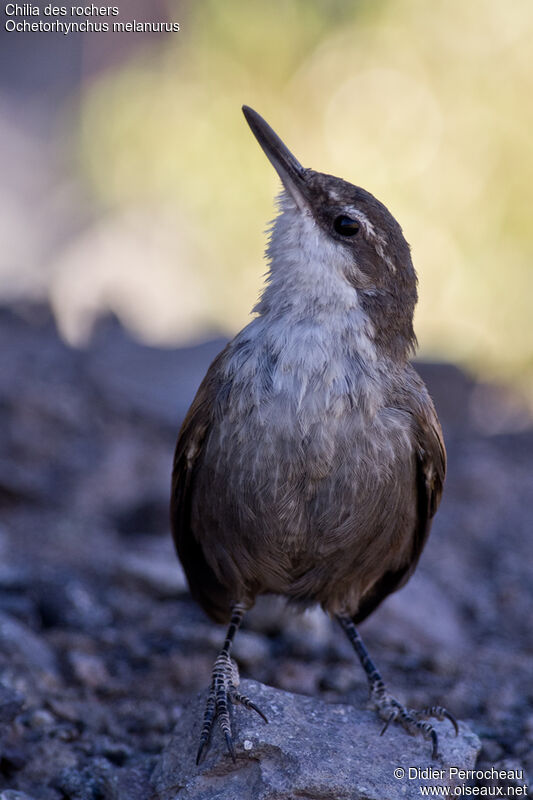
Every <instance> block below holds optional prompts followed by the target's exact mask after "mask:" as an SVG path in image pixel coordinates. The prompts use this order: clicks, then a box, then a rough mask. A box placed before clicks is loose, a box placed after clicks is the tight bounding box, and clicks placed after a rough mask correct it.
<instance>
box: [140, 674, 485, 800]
mask: <svg viewBox="0 0 533 800" xmlns="http://www.w3.org/2000/svg"><path fill="white" fill-rule="evenodd" d="M242 690H243V691H244V692H245V693H246V694H247V695H248V696H249V697H250V699H251V700H253V701H254V702H255V703H257V705H258V706H259V707H260V708H261V710H262V711H263V712H264V713H265V714H266V716H267V717H268V719H269V724H268V725H266V724H265V723H264V722H263V721H262V720H261V719H260V718H259V716H258V715H257V714H254V713H253V712H251V711H248V710H247V709H244V708H243V707H241V706H238V707H236V708H234V712H233V734H234V741H235V748H236V752H237V763H236V764H233V762H232V760H231V758H230V756H229V755H228V753H227V752H226V747H225V743H224V741H223V737H222V734H221V732H220V730H219V728H218V727H217V728H216V729H215V730H213V735H212V739H211V745H210V748H209V750H208V752H207V754H206V756H205V758H204V760H203V762H202V763H201V764H200V766H199V767H197V766H196V765H195V757H196V750H197V746H198V741H199V737H200V730H201V726H202V718H203V713H204V705H205V700H206V696H205V693H203V694H201V695H198V696H197V697H195V698H194V699H193V700H191V701H190V702H189V704H188V705H187V706H186V707H185V708H184V710H183V714H182V715H181V717H180V719H179V721H178V724H177V726H176V729H175V731H174V734H173V737H172V739H171V741H170V743H169V744H168V746H167V747H166V749H165V750H164V751H163V753H162V755H161V757H160V760H159V762H158V764H157V766H156V769H155V770H154V773H153V776H152V784H153V787H154V793H155V798H157V800H226V798H227V799H228V800H233V799H234V798H239V800H248V798H249V799H250V800H267V798H268V800H274V798H275V800H292V799H293V798H295V797H299V798H302V800H305V799H306V798H307V799H308V800H311V798H312V800H396V798H405V797H418V796H420V787H421V786H429V785H448V786H451V785H452V783H451V779H450V778H449V777H448V770H447V767H448V766H454V767H459V768H462V769H472V768H473V767H474V764H475V760H476V756H477V753H478V752H479V749H480V742H479V740H478V738H477V736H476V735H475V734H473V733H472V732H471V731H470V730H469V729H468V728H467V727H466V726H465V725H464V724H461V725H460V732H459V736H458V737H457V738H456V737H455V736H454V733H453V729H452V727H451V725H450V724H449V723H447V722H442V723H440V722H437V723H436V724H435V727H436V729H437V730H438V734H439V744H440V751H441V754H442V759H439V760H437V761H432V760H431V745H430V743H428V742H427V741H426V740H424V739H422V738H418V737H416V738H415V737H410V736H408V735H407V733H406V732H405V731H404V730H403V729H402V728H400V727H399V726H397V725H391V726H390V728H389V730H388V731H387V733H386V735H385V737H384V738H380V737H379V732H380V728H381V723H380V721H379V720H378V718H377V716H376V714H375V713H374V712H373V711H371V710H363V709H359V708H354V707H350V706H346V705H334V704H327V703H324V702H322V701H319V700H316V699H314V698H312V697H304V696H302V695H296V694H288V693H286V692H282V691H279V690H278V689H273V688H271V687H269V686H264V685H262V684H259V683H256V682H254V681H243V682H242ZM409 768H411V769H417V768H418V769H421V770H422V769H424V770H427V769H428V768H432V769H434V770H440V771H442V776H443V777H442V779H441V778H440V777H439V778H438V779H437V778H433V779H424V778H420V779H419V778H413V779H409V778H408V777H395V770H401V769H404V770H406V771H407V770H409Z"/></svg>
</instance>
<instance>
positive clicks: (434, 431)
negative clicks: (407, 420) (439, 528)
mask: <svg viewBox="0 0 533 800" xmlns="http://www.w3.org/2000/svg"><path fill="white" fill-rule="evenodd" d="M413 373H414V370H413ZM413 377H414V376H413ZM414 381H415V384H416V388H417V390H418V391H419V392H420V395H419V396H420V397H422V398H423V401H424V402H423V404H418V403H417V404H416V406H415V407H413V406H411V407H409V408H408V409H406V410H408V411H409V412H410V413H411V414H412V415H413V420H414V429H415V434H416V449H415V454H414V458H415V462H416V472H415V474H416V496H417V522H416V527H415V530H414V532H413V540H412V547H411V552H410V556H409V558H408V560H407V561H406V563H405V564H404V565H403V566H402V567H401V568H400V569H396V570H391V571H389V572H386V573H385V574H384V575H383V576H382V577H381V578H380V579H379V580H378V581H377V582H376V583H375V584H374V586H373V587H372V589H371V591H370V593H369V594H368V595H366V596H365V597H364V598H363V600H362V603H361V605H360V607H359V610H358V612H357V614H356V615H355V616H354V618H353V620H354V622H355V623H359V622H361V621H362V620H364V619H365V618H366V617H368V616H369V614H371V613H372V612H373V611H374V610H375V609H376V608H377V606H378V605H379V604H380V603H381V602H382V601H383V600H384V599H385V598H386V597H387V595H389V594H391V592H395V591H396V590H397V589H400V588H401V587H402V586H404V585H405V584H406V583H407V581H408V580H409V578H410V577H411V575H412V574H413V572H414V570H415V568H416V565H417V564H418V560H419V558H420V555H421V553H422V550H423V549H424V545H425V543H426V541H427V538H428V536H429V531H430V529H431V522H432V519H433V517H434V515H435V513H436V511H437V508H438V506H439V503H440V499H441V496H442V489H443V486H444V478H445V474H446V450H445V448H444V440H443V438H442V430H441V427H440V423H439V420H438V417H437V413H436V411H435V407H434V406H433V402H432V401H431V398H430V397H429V395H428V394H427V391H426V388H425V386H424V384H423V382H422V380H421V379H420V378H419V377H418V375H416V377H414ZM409 405H410V404H409Z"/></svg>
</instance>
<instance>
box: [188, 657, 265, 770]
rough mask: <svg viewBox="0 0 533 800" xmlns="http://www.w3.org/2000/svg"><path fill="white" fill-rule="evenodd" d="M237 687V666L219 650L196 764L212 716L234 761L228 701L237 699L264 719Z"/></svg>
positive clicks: (205, 744) (204, 745) (200, 755)
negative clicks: (216, 721)
mask: <svg viewBox="0 0 533 800" xmlns="http://www.w3.org/2000/svg"><path fill="white" fill-rule="evenodd" d="M238 687H239V670H238V668H237V664H236V663H235V661H233V660H232V659H231V658H230V656H229V655H228V653H226V652H222V653H220V655H219V656H218V658H217V660H216V661H215V666H214V667H213V674H212V680H211V687H210V689H209V695H208V697H207V703H206V707H205V713H204V721H203V725H202V733H201V735H200V746H199V747H198V755H197V756H196V763H197V764H199V763H200V759H201V757H202V754H203V752H204V750H205V748H206V746H207V744H208V742H209V739H210V737H211V731H212V729H213V725H214V723H215V720H218V724H219V725H220V728H221V730H222V733H223V734H224V738H225V740H226V746H227V748H228V752H229V754H230V756H231V757H232V759H233V761H234V762H235V761H236V755H235V747H234V744H233V737H232V735H231V720H230V715H229V702H231V703H233V704H236V703H240V705H242V706H244V707H245V708H250V709H251V710H252V711H255V712H256V713H257V714H259V716H260V717H262V718H263V719H264V720H265V722H268V720H267V718H266V717H265V715H264V714H263V712H262V711H261V710H260V709H259V708H258V707H257V706H256V705H255V703H253V702H252V701H251V700H250V698H248V697H246V695H244V694H242V693H241V692H240V691H239V688H238Z"/></svg>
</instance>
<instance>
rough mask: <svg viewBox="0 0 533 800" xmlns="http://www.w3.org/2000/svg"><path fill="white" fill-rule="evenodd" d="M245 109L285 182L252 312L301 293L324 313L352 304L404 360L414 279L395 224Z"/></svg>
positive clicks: (379, 341)
mask: <svg viewBox="0 0 533 800" xmlns="http://www.w3.org/2000/svg"><path fill="white" fill-rule="evenodd" d="M243 113H244V116H245V117H246V120H247V122H248V124H249V126H250V128H251V129H252V132H253V133H254V135H255V137H256V139H257V140H258V142H259V144H260V145H261V147H262V148H263V150H264V152H265V155H266V156H267V158H268V159H269V160H270V162H271V163H272V165H273V166H274V168H275V170H276V172H277V173H278V175H279V177H280V179H281V182H282V184H283V188H284V191H283V192H282V195H281V197H280V201H279V205H280V214H279V216H278V217H277V218H276V220H275V221H274V224H273V227H272V235H271V240H270V245H269V248H268V251H267V255H268V257H269V260H270V275H269V287H267V291H265V293H264V294H263V297H262V300H261V302H260V303H259V305H258V306H257V310H258V311H259V312H260V313H265V312H266V311H270V312H271V313H276V310H277V309H276V308H273V305H274V304H275V305H277V306H278V307H279V308H282V307H283V306H284V304H286V303H294V302H295V297H298V296H299V297H300V298H301V299H302V300H303V301H304V302H305V300H306V299H307V303H308V304H309V305H308V309H309V310H310V311H312V308H315V309H316V307H317V305H318V306H320V305H321V304H322V306H323V308H324V310H325V311H326V313H327V314H343V313H349V310H350V309H352V308H354V309H355V308H357V309H359V310H360V311H361V312H363V314H364V315H366V317H367V319H368V320H369V323H370V326H369V327H370V329H371V331H372V339H373V342H374V344H375V345H376V347H377V348H378V349H379V350H380V351H382V352H383V353H384V354H386V355H390V356H393V357H394V358H396V359H398V358H400V359H402V360H403V359H404V358H407V357H408V355H409V354H410V353H411V352H412V351H413V349H414V346H415V343H416V339H415V335H414V332H413V313H414V308H415V304H416V301H417V291H416V285H417V278H416V273H415V270H414V267H413V263H412V261H411V254H410V250H409V245H408V244H407V242H406V240H405V238H404V236H403V233H402V229H401V227H400V225H399V224H398V223H397V221H396V220H395V219H394V217H393V216H392V214H391V213H390V212H389V211H388V209H387V208H386V207H385V206H384V205H383V203H380V201H379V200H377V199H376V198H375V197H374V196H373V195H371V194H370V193H369V192H367V191H365V190H364V189H361V188H360V187H358V186H354V185H353V184H351V183H348V182H347V181H344V180H342V179H341V178H335V177H334V176H333V175H326V174H324V173H321V172H315V171H314V170H312V169H306V168H304V167H302V165H301V164H300V162H299V161H298V160H297V159H296V158H295V157H294V155H293V154H292V153H291V152H290V150H289V149H288V148H287V147H286V145H285V144H284V143H283V142H282V141H281V139H280V138H279V136H278V135H277V134H276V133H275V132H274V131H273V130H272V128H271V127H270V126H269V125H268V124H267V122H266V121H265V120H264V119H263V118H262V117H261V116H260V115H259V114H258V113H257V112H256V111H254V110H253V109H251V108H249V107H248V106H243ZM269 288H271V289H272V290H273V291H270V292H269V291H268V289H269ZM311 306H312V308H311Z"/></svg>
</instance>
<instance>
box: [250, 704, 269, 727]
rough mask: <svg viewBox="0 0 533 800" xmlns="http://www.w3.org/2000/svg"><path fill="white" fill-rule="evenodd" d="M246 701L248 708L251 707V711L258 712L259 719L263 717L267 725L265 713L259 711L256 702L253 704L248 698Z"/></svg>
mask: <svg viewBox="0 0 533 800" xmlns="http://www.w3.org/2000/svg"><path fill="white" fill-rule="evenodd" d="M248 702H249V705H248V708H251V709H252V711H255V712H256V714H259V716H260V717H261V719H264V721H265V722H266V723H267V725H268V719H267V718H266V717H265V715H264V714H263V712H262V711H261V709H260V708H258V707H257V706H256V704H255V703H252V701H251V700H249V701H248Z"/></svg>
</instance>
